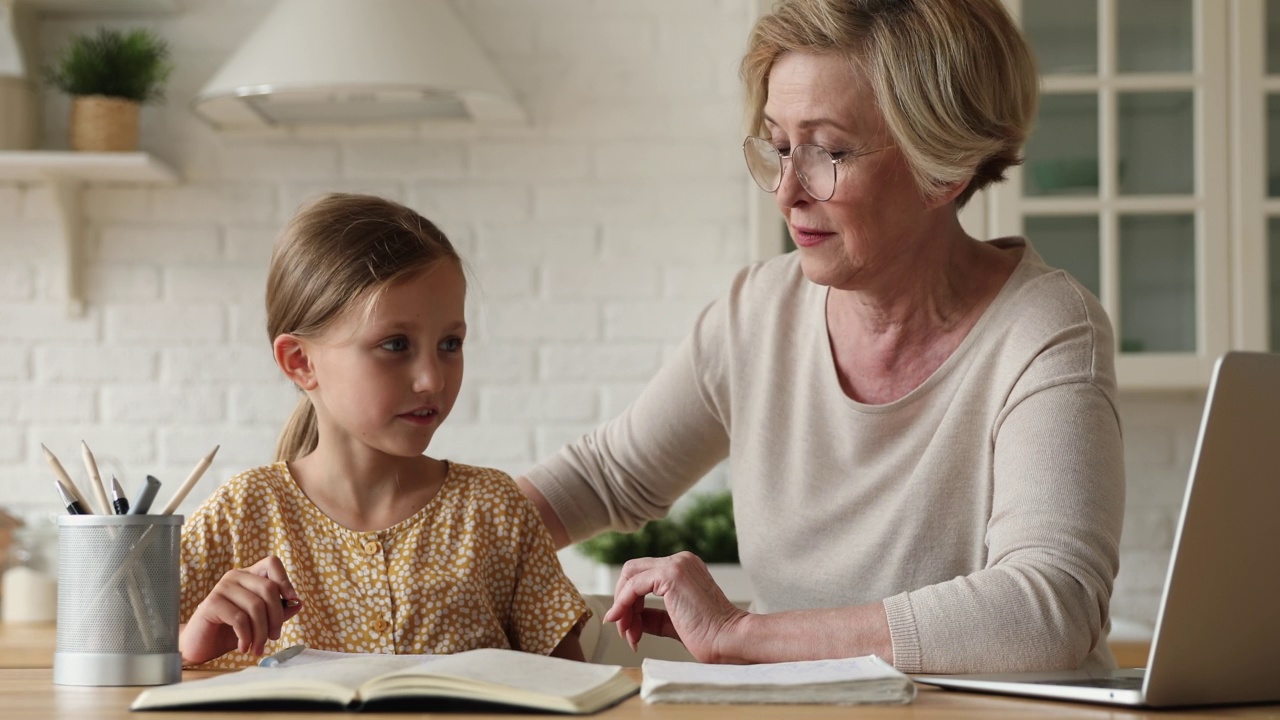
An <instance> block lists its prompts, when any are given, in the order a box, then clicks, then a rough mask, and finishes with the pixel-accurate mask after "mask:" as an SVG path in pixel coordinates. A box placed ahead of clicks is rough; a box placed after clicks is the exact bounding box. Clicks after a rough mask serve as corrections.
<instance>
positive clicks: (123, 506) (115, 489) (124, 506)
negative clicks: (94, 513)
mask: <svg viewBox="0 0 1280 720" xmlns="http://www.w3.org/2000/svg"><path fill="white" fill-rule="evenodd" d="M111 507H113V508H115V509H116V514H117V515H128V514H129V498H127V497H125V496H124V488H122V487H120V481H119V480H117V479H116V476H115V475H112V476H111Z"/></svg>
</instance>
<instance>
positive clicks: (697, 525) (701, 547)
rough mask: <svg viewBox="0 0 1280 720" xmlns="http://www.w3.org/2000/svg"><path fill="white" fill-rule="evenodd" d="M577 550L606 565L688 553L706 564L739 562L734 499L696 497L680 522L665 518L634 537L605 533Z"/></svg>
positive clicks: (721, 495)
mask: <svg viewBox="0 0 1280 720" xmlns="http://www.w3.org/2000/svg"><path fill="white" fill-rule="evenodd" d="M577 548H578V550H579V551H580V552H581V553H582V554H583V555H586V556H587V557H589V558H591V559H593V560H595V561H596V562H600V563H604V564H606V565H621V564H622V563H624V562H626V561H628V560H633V559H635V558H642V557H664V556H667V555H674V554H676V553H678V552H681V551H684V550H688V551H689V552H692V553H693V554H694V555H697V556H698V557H700V558H702V560H703V562H707V563H736V562H738V535H737V530H736V527H735V525H734V522H733V496H732V495H730V494H729V492H728V491H725V492H722V493H711V494H705V495H699V496H697V497H695V498H694V499H693V501H692V502H691V503H690V504H689V507H688V509H687V510H686V511H685V512H684V513H683V514H682V515H681V517H680V518H679V519H676V520H672V519H667V518H664V519H662V520H654V521H653V522H650V523H648V524H647V525H645V526H644V527H643V528H641V529H640V530H637V531H636V532H633V533H619V532H606V533H601V534H600V535H597V536H595V537H593V538H591V539H589V540H584V541H583V542H580V543H578V545H577Z"/></svg>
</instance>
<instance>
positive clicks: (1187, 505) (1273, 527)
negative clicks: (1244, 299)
mask: <svg viewBox="0 0 1280 720" xmlns="http://www.w3.org/2000/svg"><path fill="white" fill-rule="evenodd" d="M1278 558H1280V354H1267V353H1245V352H1231V353H1227V354H1226V355H1224V356H1223V357H1221V358H1219V359H1218V361H1217V363H1216V364H1215V365H1214V369H1213V377H1212V380H1211V381H1210V384H1209V395H1208V397H1207V399H1206V401H1205V409H1204V414H1203V415H1202V417H1201V420H1200V432H1199V435H1198V437H1197V438H1196V447H1195V454H1194V455H1193V456H1192V460H1191V476H1190V479H1189V480H1188V482H1187V489H1186V495H1185V496H1184V499H1183V504H1182V514H1181V516H1180V517H1179V519H1178V528H1177V533H1176V534H1175V535H1174V540H1173V557H1172V560H1171V561H1170V563H1169V571H1168V575H1167V576H1166V578H1165V585H1164V593H1163V595H1162V596H1161V599H1160V610H1159V614H1158V616H1157V620H1156V631H1155V638H1154V640H1153V641H1152V643H1151V655H1150V657H1149V658H1148V659H1147V667H1146V669H1145V672H1144V671H1143V670H1117V671H1113V672H1112V673H1110V674H1103V675H1095V676H1093V677H1089V676H1087V675H1086V674H1084V673H1079V672H1068V673H1012V674H1001V675H945V676H944V675H920V676H916V678H915V679H916V681H917V682H921V683H926V684H929V685H937V686H940V687H945V688H950V689H956V690H977V691H983V692H995V693H1005V694H1010V695H1029V696H1034V697H1044V698H1058V699H1063V700H1081V701H1087V702H1099V703H1109V704H1114V705H1140V706H1146V707H1171V706H1190V705H1222V704H1233V703H1260V702H1274V701H1280V559H1278Z"/></svg>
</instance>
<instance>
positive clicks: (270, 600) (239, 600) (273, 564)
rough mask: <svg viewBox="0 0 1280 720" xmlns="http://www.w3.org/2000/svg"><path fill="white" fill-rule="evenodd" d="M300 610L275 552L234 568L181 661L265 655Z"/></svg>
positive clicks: (196, 617) (188, 629) (183, 640)
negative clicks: (269, 642)
mask: <svg viewBox="0 0 1280 720" xmlns="http://www.w3.org/2000/svg"><path fill="white" fill-rule="evenodd" d="M301 609H302V601H301V598H299V597H298V593H297V591H295V590H294V589H293V585H292V584H290V582H289V575H288V573H287V572H285V569H284V565H283V564H281V562H280V559H279V558H277V557H275V556H274V555H273V556H269V557H266V558H263V559H262V560H260V561H258V562H257V563H254V564H253V565H252V566H251V567H248V568H245V569H243V570H232V571H230V572H228V573H227V574H225V575H223V576H222V579H221V580H219V581H218V584H217V585H215V586H214V588H213V591H212V592H210V593H209V595H208V597H206V598H205V599H204V601H203V602H201V603H200V605H199V606H197V607H196V610H195V612H194V613H193V614H192V615H191V619H190V620H188V621H187V622H186V623H184V624H183V625H182V626H181V627H179V631H178V650H179V652H181V654H182V664H183V665H199V664H200V663H204V662H208V661H209V660H213V659H214V658H217V657H221V656H223V655H225V654H226V653H228V652H231V651H232V650H239V651H240V652H242V653H253V654H254V655H261V654H262V653H263V648H264V646H265V645H266V643H267V640H268V639H270V640H279V639H280V627H281V626H282V625H284V623H285V622H286V621H287V620H289V619H290V618H292V617H293V616H294V615H297V614H298V612H299V611H300V610H301ZM579 653H581V650H579Z"/></svg>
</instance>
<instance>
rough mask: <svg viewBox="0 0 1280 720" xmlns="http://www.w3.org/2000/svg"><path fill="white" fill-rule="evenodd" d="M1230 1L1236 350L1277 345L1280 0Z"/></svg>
mask: <svg viewBox="0 0 1280 720" xmlns="http://www.w3.org/2000/svg"><path fill="white" fill-rule="evenodd" d="M1232 7H1233V10H1234V13H1233V16H1232V23H1231V46H1232V47H1233V48H1234V52H1235V57H1236V63H1235V64H1234V66H1233V68H1232V77H1231V92H1232V95H1233V98H1234V102H1233V103H1232V106H1231V111H1232V113H1233V122H1232V127H1231V133H1232V147H1231V159H1232V162H1233V163H1234V164H1235V166H1236V167H1237V168H1238V171H1237V173H1236V174H1235V181H1236V185H1235V191H1234V193H1233V198H1232V220H1233V223H1234V225H1235V232H1234V233H1233V239H1234V241H1235V246H1236V255H1235V257H1234V262H1233V264H1232V272H1233V279H1234V280H1235V282H1234V283H1233V288H1232V289H1233V294H1232V302H1233V304H1234V307H1235V308H1236V315H1235V318H1234V320H1235V323H1234V330H1235V336H1236V343H1237V345H1238V347H1240V348H1242V349H1247V350H1269V351H1271V352H1280V1H1278V0H1265V2H1264V0H1236V2H1234V3H1233V5H1232Z"/></svg>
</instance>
